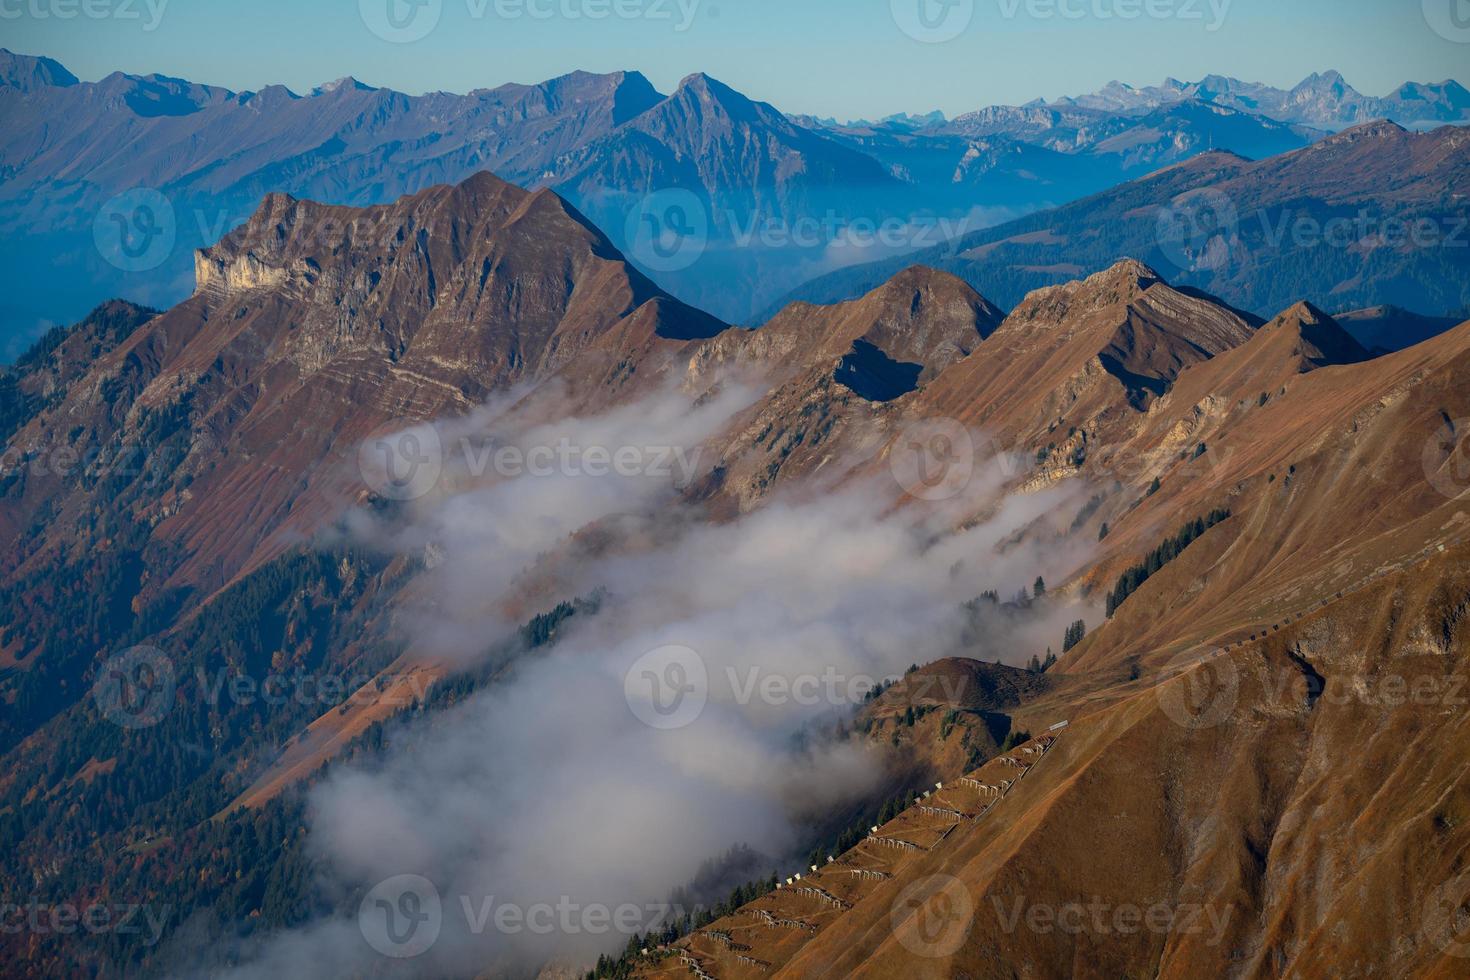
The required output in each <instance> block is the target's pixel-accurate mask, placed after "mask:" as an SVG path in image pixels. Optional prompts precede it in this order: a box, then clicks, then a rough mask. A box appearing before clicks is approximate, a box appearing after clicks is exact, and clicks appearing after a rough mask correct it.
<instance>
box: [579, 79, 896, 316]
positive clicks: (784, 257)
mask: <svg viewBox="0 0 1470 980" xmlns="http://www.w3.org/2000/svg"><path fill="white" fill-rule="evenodd" d="M551 184H552V186H554V187H555V188H556V190H557V191H558V193H560V194H562V195H563V196H565V197H567V198H568V199H569V200H571V201H573V202H574V203H576V204H577V206H578V207H580V208H582V209H583V210H584V211H585V212H586V213H587V214H588V215H589V216H590V217H591V218H592V219H593V220H594V221H596V222H597V223H598V224H599V225H600V226H601V227H603V228H606V229H608V232H609V234H610V235H611V236H612V238H613V240H614V241H615V242H617V243H618V244H619V246H620V247H621V248H623V249H624V251H625V252H627V253H628V254H629V255H630V256H632V257H633V258H634V259H635V260H642V261H645V262H649V261H652V256H650V255H649V253H650V245H651V242H650V241H648V240H647V239H646V236H647V234H648V231H647V228H646V227H645V226H644V225H642V224H640V223H638V222H637V220H636V219H638V218H639V217H641V216H642V214H643V211H644V210H645V209H646V208H647V207H649V206H650V205H651V206H652V207H654V208H655V210H656V209H657V207H658V204H659V202H660V198H658V197H652V198H650V195H658V194H659V193H660V192H663V193H664V194H667V193H668V192H669V191H671V190H672V189H678V190H680V191H682V192H685V193H687V194H688V195H690V197H689V198H687V200H688V202H689V205H688V206H689V207H691V208H693V209H695V210H698V211H700V212H701V213H700V214H698V215H697V216H696V215H694V214H689V215H685V216H683V220H684V221H685V222H686V223H687V224H686V225H681V226H680V227H679V228H676V229H673V230H674V231H677V232H679V233H681V234H685V235H687V236H689V237H691V238H694V239H697V247H698V249H699V251H698V253H697V254H695V255H694V256H693V258H692V260H691V261H689V262H683V261H680V262H678V263H677V266H676V267H675V268H672V269H670V268H663V269H652V270H650V271H652V272H655V273H657V272H660V271H662V272H666V273H668V272H672V273H675V274H676V282H677V285H676V286H675V287H674V288H675V289H676V292H677V294H678V295H679V296H680V297H681V298H683V299H685V300H686V301H688V302H691V303H694V304H696V305H699V306H700V307H702V308H704V309H709V310H712V311H714V312H716V313H718V314H721V315H723V316H726V317H728V318H731V319H738V318H744V317H747V316H749V315H750V313H751V312H753V310H752V308H751V304H750V296H751V295H752V294H756V295H769V294H770V292H771V290H773V289H779V288H781V287H782V286H784V285H786V284H793V285H794V284H795V283H797V282H800V281H801V280H802V279H803V278H806V277H807V275H808V273H806V272H804V271H802V270H803V267H804V266H808V265H810V264H811V263H819V262H822V261H825V259H826V256H827V253H828V252H829V250H830V249H831V248H832V246H833V244H834V242H835V241H836V240H837V236H840V235H842V234H844V233H845V229H846V226H847V225H848V224H849V223H851V222H853V221H856V220H859V219H862V220H866V221H870V222H880V221H883V220H885V219H888V218H890V217H894V216H905V217H906V215H905V212H904V210H903V201H902V199H901V198H900V196H899V194H900V192H901V191H902V190H903V187H902V185H901V184H900V183H899V182H898V181H897V180H896V179H895V178H894V177H893V176H892V175H890V174H889V173H888V172H887V171H886V170H885V169H884V168H883V166H882V165H880V164H879V163H878V162H877V161H876V160H874V159H873V158H871V157H869V156H866V155H864V154H862V153H859V152H856V151H854V150H852V149H849V148H847V147H845V146H842V145H841V144H839V143H837V142H834V141H832V140H829V139H827V138H826V137H825V136H822V135H819V134H817V133H815V132H812V131H811V130H808V129H803V128H801V127H799V126H796V125H794V124H793V123H792V122H790V121H789V120H788V119H787V118H786V117H785V116H784V115H782V114H781V113H780V112H778V111H777V110H776V109H775V108H773V107H772V106H769V105H766V104H764V103H758V102H753V101H751V100H750V99H747V98H746V97H745V96H743V95H741V94H740V93H738V92H736V91H735V90H734V89H732V88H730V87H729V86H727V85H724V84H722V83H721V82H718V81H716V80H715V79H712V78H710V77H709V76H707V75H702V74H696V75H691V76H690V77H688V78H686V79H684V81H682V82H681V83H680V84H679V88H678V90H677V91H675V92H674V94H673V95H671V96H669V98H668V99H666V100H664V101H663V102H660V103H659V104H657V105H655V106H653V107H652V108H650V109H649V110H648V111H647V112H645V113H643V114H642V115H641V116H639V117H637V118H636V119H633V120H631V121H630V122H628V123H627V124H626V125H624V126H622V127H620V128H618V129H617V130H616V131H614V132H612V133H610V134H608V135H607V136H605V137H603V138H601V139H599V140H594V141H592V142H591V143H589V144H588V145H586V146H585V147H583V148H581V149H579V150H577V151H575V152H573V153H570V154H567V155H566V156H564V157H562V158H560V159H558V160H557V161H556V163H555V176H554V177H553V178H552V179H551ZM648 217H650V218H651V219H652V220H654V221H655V222H664V223H666V222H667V220H668V217H669V216H668V215H666V214H664V213H662V212H657V213H651V214H650V215H649V216H648ZM630 219H632V220H630ZM686 227H687V229H688V231H684V230H683V229H684V228H686ZM659 228H660V232H662V231H663V225H662V224H660V225H659ZM659 264H662V263H659Z"/></svg>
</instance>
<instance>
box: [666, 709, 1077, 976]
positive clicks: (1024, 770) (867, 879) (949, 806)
mask: <svg viewBox="0 0 1470 980" xmlns="http://www.w3.org/2000/svg"><path fill="white" fill-rule="evenodd" d="M1066 727H1067V722H1061V723H1059V724H1057V725H1053V726H1052V728H1051V729H1050V730H1048V732H1047V733H1046V734H1044V735H1041V736H1040V737H1038V738H1035V739H1032V740H1031V741H1030V742H1028V743H1027V744H1025V745H1022V746H1017V747H1016V748H1015V749H1013V750H1012V751H1011V752H1009V753H1006V754H1005V755H1001V756H997V757H996V758H994V759H990V760H988V761H987V762H986V763H985V765H983V766H981V767H980V768H979V769H977V770H975V772H974V773H972V774H968V775H965V776H962V777H960V779H958V780H956V781H955V783H954V784H953V785H952V786H950V787H948V788H946V786H945V784H944V783H942V782H941V783H936V784H935V786H934V789H933V790H931V791H929V792H926V793H924V794H923V795H922V796H921V797H920V798H919V799H918V800H916V801H915V803H914V804H913V805H911V806H910V807H908V808H907V809H905V810H904V811H903V812H902V813H900V814H899V815H898V816H896V817H894V818H893V819H892V820H890V821H889V822H888V823H887V824H884V825H883V826H881V827H879V826H875V827H873V828H871V831H870V832H869V834H868V836H867V837H865V838H864V839H863V840H862V841H860V842H859V844H858V846H857V847H854V848H853V849H851V850H850V851H848V852H847V853H845V854H843V855H841V856H839V857H828V858H827V862H826V864H825V865H823V866H820V867H819V866H818V865H811V867H810V870H808V871H803V872H801V873H797V874H792V875H790V876H788V877H786V878H785V879H783V880H781V881H778V882H777V883H776V890H774V891H772V892H769V893H767V894H766V895H765V896H763V897H762V898H759V899H757V900H756V901H755V902H753V903H751V904H750V905H747V906H746V907H745V908H743V909H740V910H739V911H738V912H736V913H734V915H733V916H731V917H729V918H727V919H726V920H725V921H726V922H729V923H731V924H729V925H724V924H721V925H720V926H719V927H718V928H707V929H703V930H701V931H699V932H697V933H694V934H693V935H691V936H689V937H688V938H687V939H685V940H682V941H681V947H682V948H680V947H676V948H679V960H680V962H681V963H682V964H683V965H685V966H686V967H688V968H689V970H690V971H691V972H692V973H693V974H694V976H695V977H697V978H698V980H717V978H716V977H714V976H713V975H712V972H711V971H712V970H714V969H715V968H716V967H717V965H718V964H719V963H723V964H725V968H726V969H727V970H730V971H733V972H734V973H735V974H736V975H743V974H745V972H746V971H755V972H757V973H765V972H768V971H769V970H770V969H771V968H772V965H771V963H770V962H768V960H767V959H762V957H763V956H764V957H769V958H772V959H780V960H782V961H783V962H784V961H785V960H786V959H789V957H790V955H791V953H792V949H791V946H790V942H789V940H788V939H786V938H784V937H783V938H780V939H777V938H774V937H772V938H768V939H762V938H761V937H762V935H764V934H766V933H768V932H769V931H773V930H774V931H779V932H782V933H785V934H786V935H788V936H789V934H790V933H791V932H792V931H796V932H800V933H806V934H808V935H810V934H815V933H817V932H818V931H820V929H821V928H822V926H823V925H825V924H826V923H827V922H830V921H832V920H833V919H834V918H836V917H839V916H841V915H842V914H843V913H845V912H846V911H848V910H849V909H851V908H852V907H853V905H854V904H855V903H857V902H858V901H860V900H862V899H863V898H864V897H866V894H867V893H868V892H869V891H870V890H871V889H872V888H875V887H879V886H881V884H882V883H883V882H885V881H889V880H892V879H893V877H894V874H895V872H896V870H897V869H898V867H899V865H901V864H902V863H903V862H905V861H907V860H908V859H909V858H910V857H911V856H912V855H915V854H924V853H929V852H932V851H934V850H935V849H936V848H938V847H939V846H940V845H941V844H943V843H944V841H945V840H947V839H948V838H949V836H950V835H951V834H952V833H954V831H955V830H956V829H957V828H959V827H961V826H963V825H965V824H967V823H976V822H978V821H980V820H981V819H983V818H984V817H985V815H986V814H988V813H989V812H990V811H991V810H993V809H994V808H995V807H996V806H998V805H999V804H1000V802H1001V801H1002V800H1003V799H1005V797H1006V796H1007V795H1009V793H1010V792H1011V790H1012V789H1013V788H1014V787H1015V785H1016V783H1017V782H1019V781H1020V780H1021V779H1024V778H1025V777H1026V775H1027V774H1028V773H1029V772H1030V771H1031V770H1032V769H1033V768H1034V767H1035V766H1036V764H1037V763H1039V762H1040V761H1041V759H1043V758H1044V757H1045V756H1046V754H1047V753H1048V752H1050V751H1051V749H1052V747H1053V746H1054V745H1055V744H1056V742H1057V739H1058V738H1059V737H1060V735H1061V732H1062V730H1063V729H1065V728H1066ZM987 769H989V770H991V772H992V773H993V774H992V775H989V776H986V775H985V773H986V770H987ZM1001 772H1005V773H1007V774H1008V778H1004V779H1002V778H1000V773H1001ZM974 794H978V795H979V796H980V797H981V798H982V801H983V806H981V807H980V809H979V810H978V812H977V811H975V809H974V808H973V807H972V806H969V805H967V804H966V803H965V802H961V801H957V800H955V799H953V797H955V796H956V795H961V796H969V797H970V798H971V799H973V795H974ZM940 820H942V821H944V823H945V825H944V826H943V827H942V828H940V827H938V826H936V824H937V822H938V821H940ZM916 834H917V835H919V836H921V837H923V836H926V835H927V838H928V841H927V842H925V843H921V842H920V841H917V840H910V839H909V838H910V837H912V836H914V835H916ZM864 845H870V846H866V847H865V846H864ZM874 864H877V865H878V866H877V867H874V866H872V865H874ZM757 903H759V904H757ZM793 903H794V904H793ZM813 920H820V921H813ZM700 940H704V941H707V942H701V943H700V949H699V950H694V949H691V948H689V947H690V945H691V944H694V943H696V942H697V941H700ZM804 942H805V940H801V941H800V942H799V944H798V948H799V946H800V945H801V944H804ZM762 944H764V948H762ZM771 944H776V948H778V949H780V951H781V955H780V956H774V955H773V953H774V950H772V952H766V950H767V949H771Z"/></svg>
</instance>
